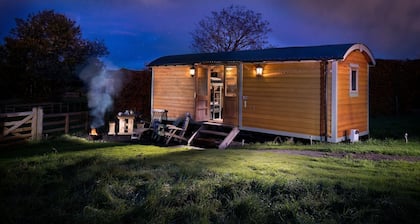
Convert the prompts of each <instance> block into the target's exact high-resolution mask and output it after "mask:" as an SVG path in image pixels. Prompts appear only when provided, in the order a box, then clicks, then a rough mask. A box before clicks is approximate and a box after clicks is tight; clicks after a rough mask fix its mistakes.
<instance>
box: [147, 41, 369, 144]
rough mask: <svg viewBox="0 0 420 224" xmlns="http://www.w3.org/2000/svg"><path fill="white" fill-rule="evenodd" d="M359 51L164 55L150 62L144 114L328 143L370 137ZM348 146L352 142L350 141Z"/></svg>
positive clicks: (365, 71) (364, 65)
mask: <svg viewBox="0 0 420 224" xmlns="http://www.w3.org/2000/svg"><path fill="white" fill-rule="evenodd" d="M373 65H375V59H374V58H373V56H372V53H371V51H370V50H369V49H368V48H367V47H366V46H365V45H363V44H339V45H323V46H307V47H286V48H272V49H264V50H248V51H236V52H221V53H200V54H185V55H173V56H164V57H161V58H158V59H156V60H154V61H152V62H151V63H150V64H149V67H151V69H152V97H151V109H166V110H168V117H169V118H171V119H175V118H177V117H179V116H181V115H183V114H185V113H186V112H189V113H190V114H191V115H192V116H193V118H194V119H195V120H196V121H206V122H213V123H219V124H224V125H230V126H232V127H235V129H237V130H248V131H254V132H262V133H269V134H274V135H279V136H290V137H297V138H304V139H312V140H319V141H328V142H340V141H343V140H347V139H351V138H353V137H355V136H356V135H357V136H363V135H368V134H369V83H368V80H369V67H370V66H373ZM353 140H355V139H353Z"/></svg>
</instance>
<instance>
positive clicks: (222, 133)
mask: <svg viewBox="0 0 420 224" xmlns="http://www.w3.org/2000/svg"><path fill="white" fill-rule="evenodd" d="M229 132H230V131H229ZM200 133H205V134H212V135H219V136H223V137H226V136H228V135H229V133H226V132H221V131H213V130H206V129H203V130H200Z"/></svg>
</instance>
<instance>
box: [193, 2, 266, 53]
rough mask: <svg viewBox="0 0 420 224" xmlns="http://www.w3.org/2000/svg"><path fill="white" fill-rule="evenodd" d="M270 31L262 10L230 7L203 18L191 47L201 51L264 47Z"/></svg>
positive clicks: (195, 32) (194, 34)
mask: <svg viewBox="0 0 420 224" xmlns="http://www.w3.org/2000/svg"><path fill="white" fill-rule="evenodd" d="M269 32H271V29H270V28H269V22H268V21H265V20H262V18H261V14H260V13H255V12H253V11H252V10H247V9H245V8H244V7H239V6H233V5H232V6H230V7H228V8H224V9H222V10H221V11H220V12H212V13H211V16H208V17H205V18H204V19H203V20H201V21H200V22H199V23H198V25H197V27H196V29H195V30H194V32H193V33H191V35H192V39H193V43H192V48H193V49H194V50H196V51H198V52H226V51H238V50H251V49H261V48H263V47H264V46H265V45H266V44H267V34H268V33H269Z"/></svg>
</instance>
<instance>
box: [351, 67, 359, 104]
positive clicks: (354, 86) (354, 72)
mask: <svg viewBox="0 0 420 224" xmlns="http://www.w3.org/2000/svg"><path fill="white" fill-rule="evenodd" d="M358 95H359V66H358V65H353V64H352V65H350V96H358Z"/></svg>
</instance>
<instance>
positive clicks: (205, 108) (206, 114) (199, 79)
mask: <svg viewBox="0 0 420 224" xmlns="http://www.w3.org/2000/svg"><path fill="white" fill-rule="evenodd" d="M195 80H196V85H195V94H196V95H195V120H196V121H208V120H209V119H210V91H209V75H208V69H207V68H206V67H198V68H197V75H196V77H195Z"/></svg>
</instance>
